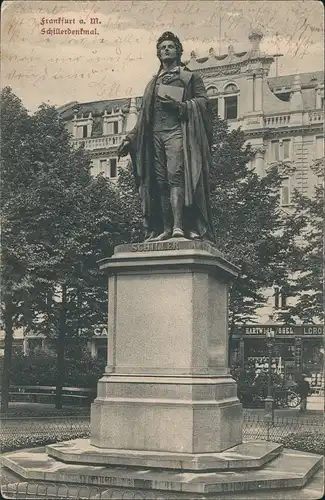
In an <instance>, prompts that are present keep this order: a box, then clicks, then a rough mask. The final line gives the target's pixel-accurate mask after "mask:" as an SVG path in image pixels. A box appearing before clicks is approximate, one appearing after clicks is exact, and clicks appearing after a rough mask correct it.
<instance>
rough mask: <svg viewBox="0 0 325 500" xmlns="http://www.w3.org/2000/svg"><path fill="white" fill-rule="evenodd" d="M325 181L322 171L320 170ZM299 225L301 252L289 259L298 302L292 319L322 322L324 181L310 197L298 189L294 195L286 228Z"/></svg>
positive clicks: (290, 314)
mask: <svg viewBox="0 0 325 500" xmlns="http://www.w3.org/2000/svg"><path fill="white" fill-rule="evenodd" d="M318 175H319V179H320V180H324V174H323V170H321V171H319V172H318ZM293 225H295V226H296V227H298V228H299V233H298V236H299V251H297V252H296V253H295V255H294V256H293V258H291V260H290V261H289V266H290V269H291V280H290V281H289V293H290V295H291V296H292V297H294V300H295V303H293V304H291V305H290V304H289V305H288V311H287V313H286V316H287V320H288V321H290V322H297V321H299V322H303V323H309V324H311V323H319V322H322V321H323V320H324V294H323V262H324V254H323V251H324V250H323V248H324V247H323V243H324V240H323V238H324V183H323V182H322V184H319V185H318V186H316V187H315V194H314V196H313V197H311V198H309V197H307V196H305V195H302V194H301V193H299V192H298V191H296V192H295V194H294V211H293V213H292V215H291V216H290V217H288V220H287V229H286V230H287V231H290V230H292V227H293Z"/></svg>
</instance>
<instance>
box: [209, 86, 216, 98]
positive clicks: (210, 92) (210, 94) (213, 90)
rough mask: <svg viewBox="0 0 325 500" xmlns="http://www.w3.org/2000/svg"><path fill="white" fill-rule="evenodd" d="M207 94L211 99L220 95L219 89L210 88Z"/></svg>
mask: <svg viewBox="0 0 325 500" xmlns="http://www.w3.org/2000/svg"><path fill="white" fill-rule="evenodd" d="M207 94H208V96H209V97H210V96H213V95H217V94H218V89H217V87H209V88H208V89H207Z"/></svg>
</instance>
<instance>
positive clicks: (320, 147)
mask: <svg viewBox="0 0 325 500" xmlns="http://www.w3.org/2000/svg"><path fill="white" fill-rule="evenodd" d="M323 156H324V137H322V136H318V137H316V159H317V160H319V159H320V158H323Z"/></svg>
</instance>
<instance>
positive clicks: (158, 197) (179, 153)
mask: <svg viewBox="0 0 325 500" xmlns="http://www.w3.org/2000/svg"><path fill="white" fill-rule="evenodd" d="M182 52H183V48H182V44H181V42H180V40H179V39H178V37H177V36H176V35H174V34H173V33H171V32H165V33H163V34H162V35H161V37H160V38H159V39H158V41H157V56H158V58H159V60H160V68H159V71H158V74H157V75H155V76H154V77H153V78H152V79H151V80H150V82H149V83H148V85H147V87H146V89H145V92H144V95H143V98H142V106H141V109H140V112H139V116H138V119H137V123H136V126H135V127H134V129H133V130H132V131H131V132H129V133H128V134H127V136H126V138H125V140H124V141H123V142H122V144H121V146H120V147H119V150H118V154H119V156H126V155H127V154H128V153H129V154H130V156H131V160H132V165H133V172H134V175H135V180H136V183H137V185H138V187H139V193H140V197H141V200H142V210H143V216H144V226H145V231H146V240H147V241H162V240H166V239H169V238H171V237H172V238H179V237H186V238H189V239H196V238H200V239H201V238H204V239H208V240H210V241H214V233H213V228H212V223H211V214H210V208H209V178H208V177H209V167H210V162H211V154H210V148H211V141H212V120H211V109H210V103H209V100H208V97H207V94H206V90H205V87H204V84H203V81H202V79H201V77H200V76H199V75H198V74H197V73H195V72H191V71H190V70H188V69H187V68H186V67H185V66H184V65H183V64H182V63H181V55H182Z"/></svg>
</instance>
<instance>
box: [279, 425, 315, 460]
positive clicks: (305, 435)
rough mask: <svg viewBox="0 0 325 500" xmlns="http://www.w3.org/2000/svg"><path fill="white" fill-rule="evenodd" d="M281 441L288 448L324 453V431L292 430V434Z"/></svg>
mask: <svg viewBox="0 0 325 500" xmlns="http://www.w3.org/2000/svg"><path fill="white" fill-rule="evenodd" d="M280 442H281V443H282V444H283V445H284V446H285V447H286V448H292V449H293V450H299V451H308V452H309V453H317V454H318V455H324V450H325V436H324V433H322V432H316V431H306V432H292V433H291V434H288V435H287V436H285V437H283V438H281V440H280Z"/></svg>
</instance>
